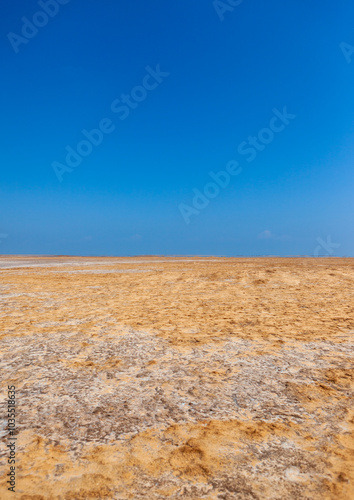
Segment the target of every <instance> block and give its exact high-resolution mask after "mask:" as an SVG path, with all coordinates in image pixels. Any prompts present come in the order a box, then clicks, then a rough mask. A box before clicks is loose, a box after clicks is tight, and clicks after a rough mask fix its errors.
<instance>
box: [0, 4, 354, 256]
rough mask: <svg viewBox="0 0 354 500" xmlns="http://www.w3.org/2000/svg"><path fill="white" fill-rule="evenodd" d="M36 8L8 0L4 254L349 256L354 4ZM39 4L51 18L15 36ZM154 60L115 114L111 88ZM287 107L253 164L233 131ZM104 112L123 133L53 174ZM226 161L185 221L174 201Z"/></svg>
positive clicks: (0, 23)
mask: <svg viewBox="0 0 354 500" xmlns="http://www.w3.org/2000/svg"><path fill="white" fill-rule="evenodd" d="M43 1H44V3H46V2H47V1H49V0H43ZM63 1H64V0H63ZM66 1H67V0H66ZM224 3H225V4H227V0H225V2H224ZM233 3H234V4H235V3H237V2H235V0H234V1H233ZM221 4H222V2H220V3H219V4H218V6H219V7H218V8H219V9H220V12H221V10H222V7H221ZM42 10H43V8H42V7H40V6H39V3H38V1H32V0H16V2H14V1H13V0H3V4H2V15H1V19H0V30H1V31H0V39H1V44H0V57H1V61H2V65H1V66H2V78H1V79H0V88H1V92H0V99H1V109H2V116H3V118H2V120H1V142H2V146H1V150H0V155H1V183H0V186H1V187H0V203H1V210H0V253H4V254H11V253H15V254H74V255H136V254H204V255H211V254H213V255H260V254H261V255H299V254H301V255H313V254H314V253H316V252H317V253H320V254H330V255H334V254H335V255H348V256H354V235H353V212H354V210H353V209H354V196H353V191H354V189H353V188H354V182H353V178H354V177H353V171H354V161H353V159H354V127H353V116H354V54H353V62H351V63H349V62H348V58H346V57H345V55H344V54H343V52H342V50H341V47H340V44H341V43H342V42H345V43H347V44H349V45H353V46H354V3H353V2H349V1H346V2H333V1H332V0H331V1H329V0H312V1H311V2H305V1H304V0H302V1H301V0H300V1H299V0H287V1H286V2H284V1H283V0H273V1H272V0H271V1H269V2H264V1H262V0H243V2H241V3H240V5H238V6H235V7H232V8H231V7H229V8H228V10H225V12H224V14H223V15H222V14H220V15H218V13H217V11H216V6H215V5H214V4H213V1H212V0H194V1H192V2H191V1H186V0H179V1H178V2H161V1H156V0H151V1H149V2H146V0H135V1H134V2H132V1H131V0H129V1H128V0H120V1H117V0H104V1H102V0H85V1H83V0H81V1H80V0H70V1H67V3H66V4H62V5H59V6H58V9H57V10H58V12H57V13H54V14H55V15H54V14H52V15H53V17H51V18H49V19H48V21H47V22H46V19H45V18H43V16H41V15H39V16H38V15H36V13H37V12H38V11H42ZM34 16H35V19H36V21H37V22H38V23H39V24H40V23H44V24H45V25H44V26H43V27H40V28H38V33H35V34H34V35H33V33H32V35H33V36H32V38H22V39H20V38H15V40H16V42H14V41H13V40H14V36H22V35H21V31H22V30H23V29H25V30H26V29H27V31H25V33H26V36H27V35H28V33H30V35H31V32H29V31H28V30H29V29H30V28H28V26H27V28H26V23H27V21H26V20H24V19H23V18H26V19H28V20H29V21H31V20H33V17H34ZM220 17H224V19H223V20H222V19H221V18H220ZM24 26H25V27H24ZM9 33H13V34H15V35H10V38H9V36H8V35H9ZM14 46H15V48H16V50H17V53H16V52H15V50H14ZM157 65H160V68H161V71H163V72H164V73H169V76H166V77H164V78H163V80H162V81H161V82H160V83H159V84H158V85H157V87H156V88H155V89H154V90H149V91H147V95H146V98H145V99H144V100H141V102H138V103H137V106H136V107H135V108H134V109H130V111H129V116H127V118H126V119H125V120H122V119H121V117H122V113H121V114H118V113H114V112H113V111H112V109H111V105H112V103H113V102H114V101H115V100H116V99H120V100H121V97H120V96H121V95H122V94H130V93H131V92H132V90H133V89H134V87H135V86H137V85H141V83H142V82H143V79H144V77H145V75H146V74H147V70H146V67H147V66H149V67H150V68H152V69H154V68H156V67H157ZM149 83H150V85H152V79H150V80H149ZM137 92H138V91H137ZM135 95H141V94H139V93H138V94H135ZM134 106H135V104H134ZM285 106H286V108H287V110H288V113H290V114H292V115H296V118H294V119H292V120H291V121H290V123H289V124H288V125H286V127H285V129H284V130H283V131H282V132H279V133H276V134H275V135H274V138H273V139H272V140H271V142H270V143H269V144H267V145H266V147H264V150H262V151H258V152H257V156H256V158H255V159H254V160H253V161H251V162H249V161H247V160H248V159H249V156H247V155H244V154H240V152H239V151H238V146H239V145H240V144H241V143H243V142H244V141H246V142H247V141H248V138H249V137H252V136H257V135H258V133H259V131H260V130H261V129H264V128H266V127H268V125H269V123H270V121H271V119H272V117H273V116H274V115H273V111H272V110H274V109H275V108H276V109H278V110H279V111H281V110H283V108H284V107H285ZM106 118H107V119H109V120H111V122H112V124H113V125H112V126H114V131H113V132H111V133H110V134H104V137H103V141H102V143H101V144H100V145H99V146H95V147H93V148H92V153H91V154H90V155H88V156H86V157H84V158H83V159H82V161H81V163H80V165H79V166H78V167H76V168H74V169H73V170H72V172H70V173H68V172H66V173H65V174H64V175H63V178H62V182H59V180H58V178H57V176H56V174H55V172H54V169H53V166H52V164H53V162H60V163H62V164H64V165H65V157H66V149H65V148H66V147H67V146H70V147H72V148H74V149H75V148H76V147H77V145H78V143H79V142H80V141H81V140H83V139H85V138H84V137H83V134H82V130H83V129H86V130H88V131H89V130H92V129H94V128H97V127H98V124H99V123H100V122H101V120H103V119H106ZM279 123H280V122H278V123H277V124H278V125H279ZM231 160H234V161H237V162H238V163H239V166H240V168H241V169H242V171H241V172H240V173H239V175H237V176H233V177H232V178H231V180H230V183H229V184H228V185H227V186H226V187H225V188H220V189H219V191H220V192H219V194H218V195H217V196H215V197H214V198H213V199H211V200H210V201H209V203H208V205H207V206H206V207H205V208H203V209H201V210H198V213H193V214H192V215H191V216H190V218H189V223H188V224H187V223H186V221H185V220H184V218H183V217H182V214H181V211H180V206H181V204H182V203H183V204H184V205H183V206H186V205H188V206H189V207H193V205H192V203H193V197H194V194H193V193H194V191H193V190H195V189H197V190H200V191H201V192H203V190H204V188H205V186H206V184H207V183H209V182H211V178H210V176H209V172H210V171H213V172H218V171H220V170H225V168H226V165H227V164H228V162H230V161H231ZM194 210H195V209H194ZM329 237H331V241H332V242H333V243H336V244H338V245H340V246H339V247H338V246H336V247H328V244H326V245H325V246H324V245H323V243H326V242H327V243H328V241H329V240H328V238H329ZM319 238H321V242H322V243H319Z"/></svg>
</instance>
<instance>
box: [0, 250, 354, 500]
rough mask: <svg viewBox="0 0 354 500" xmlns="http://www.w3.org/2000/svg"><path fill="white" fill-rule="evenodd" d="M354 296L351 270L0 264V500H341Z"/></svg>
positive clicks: (338, 265) (63, 260) (156, 263)
mask: <svg viewBox="0 0 354 500" xmlns="http://www.w3.org/2000/svg"><path fill="white" fill-rule="evenodd" d="M353 284H354V260H353V259H335V258H328V259H325V258H316V259H314V258H308V259H306V258H296V259H295V258H294V259H280V258H258V259H256V258H255V259H251V258H248V259H228V258H165V257H141V258H124V259H123V258H68V257H52V258H49V257H42V258H40V257H36V258H35V257H13V256H12V257H10V256H9V257H5V256H3V257H0V304H1V308H0V324H1V330H0V347H1V358H0V370H1V371H0V376H1V404H2V412H1V414H2V419H1V427H0V436H1V449H0V450H1V454H0V498H1V499H8V498H11V499H20V500H46V499H58V500H76V499H117V500H118V499H121V500H125V499H165V498H171V499H179V498H181V499H215V500H229V499H230V500H231V499H262V500H263V499H279V500H283V499H311V500H312V499H321V500H324V499H336V500H337V499H338V500H341V499H346V500H347V499H353V498H354V432H353V431H354V404H353V389H354V371H353V352H354V350H353V347H354V342H353V333H354V288H353ZM8 385H15V387H16V404H17V406H16V432H17V446H16V492H15V493H12V492H10V491H8V490H7V483H6V482H7V480H8V478H7V475H6V474H7V473H8V471H9V470H8V469H9V465H8V463H7V460H8V454H9V451H8V448H6V445H7V443H8V437H9V436H8V433H9V429H8V426H7V424H8V421H7V406H6V401H7V386H8Z"/></svg>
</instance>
